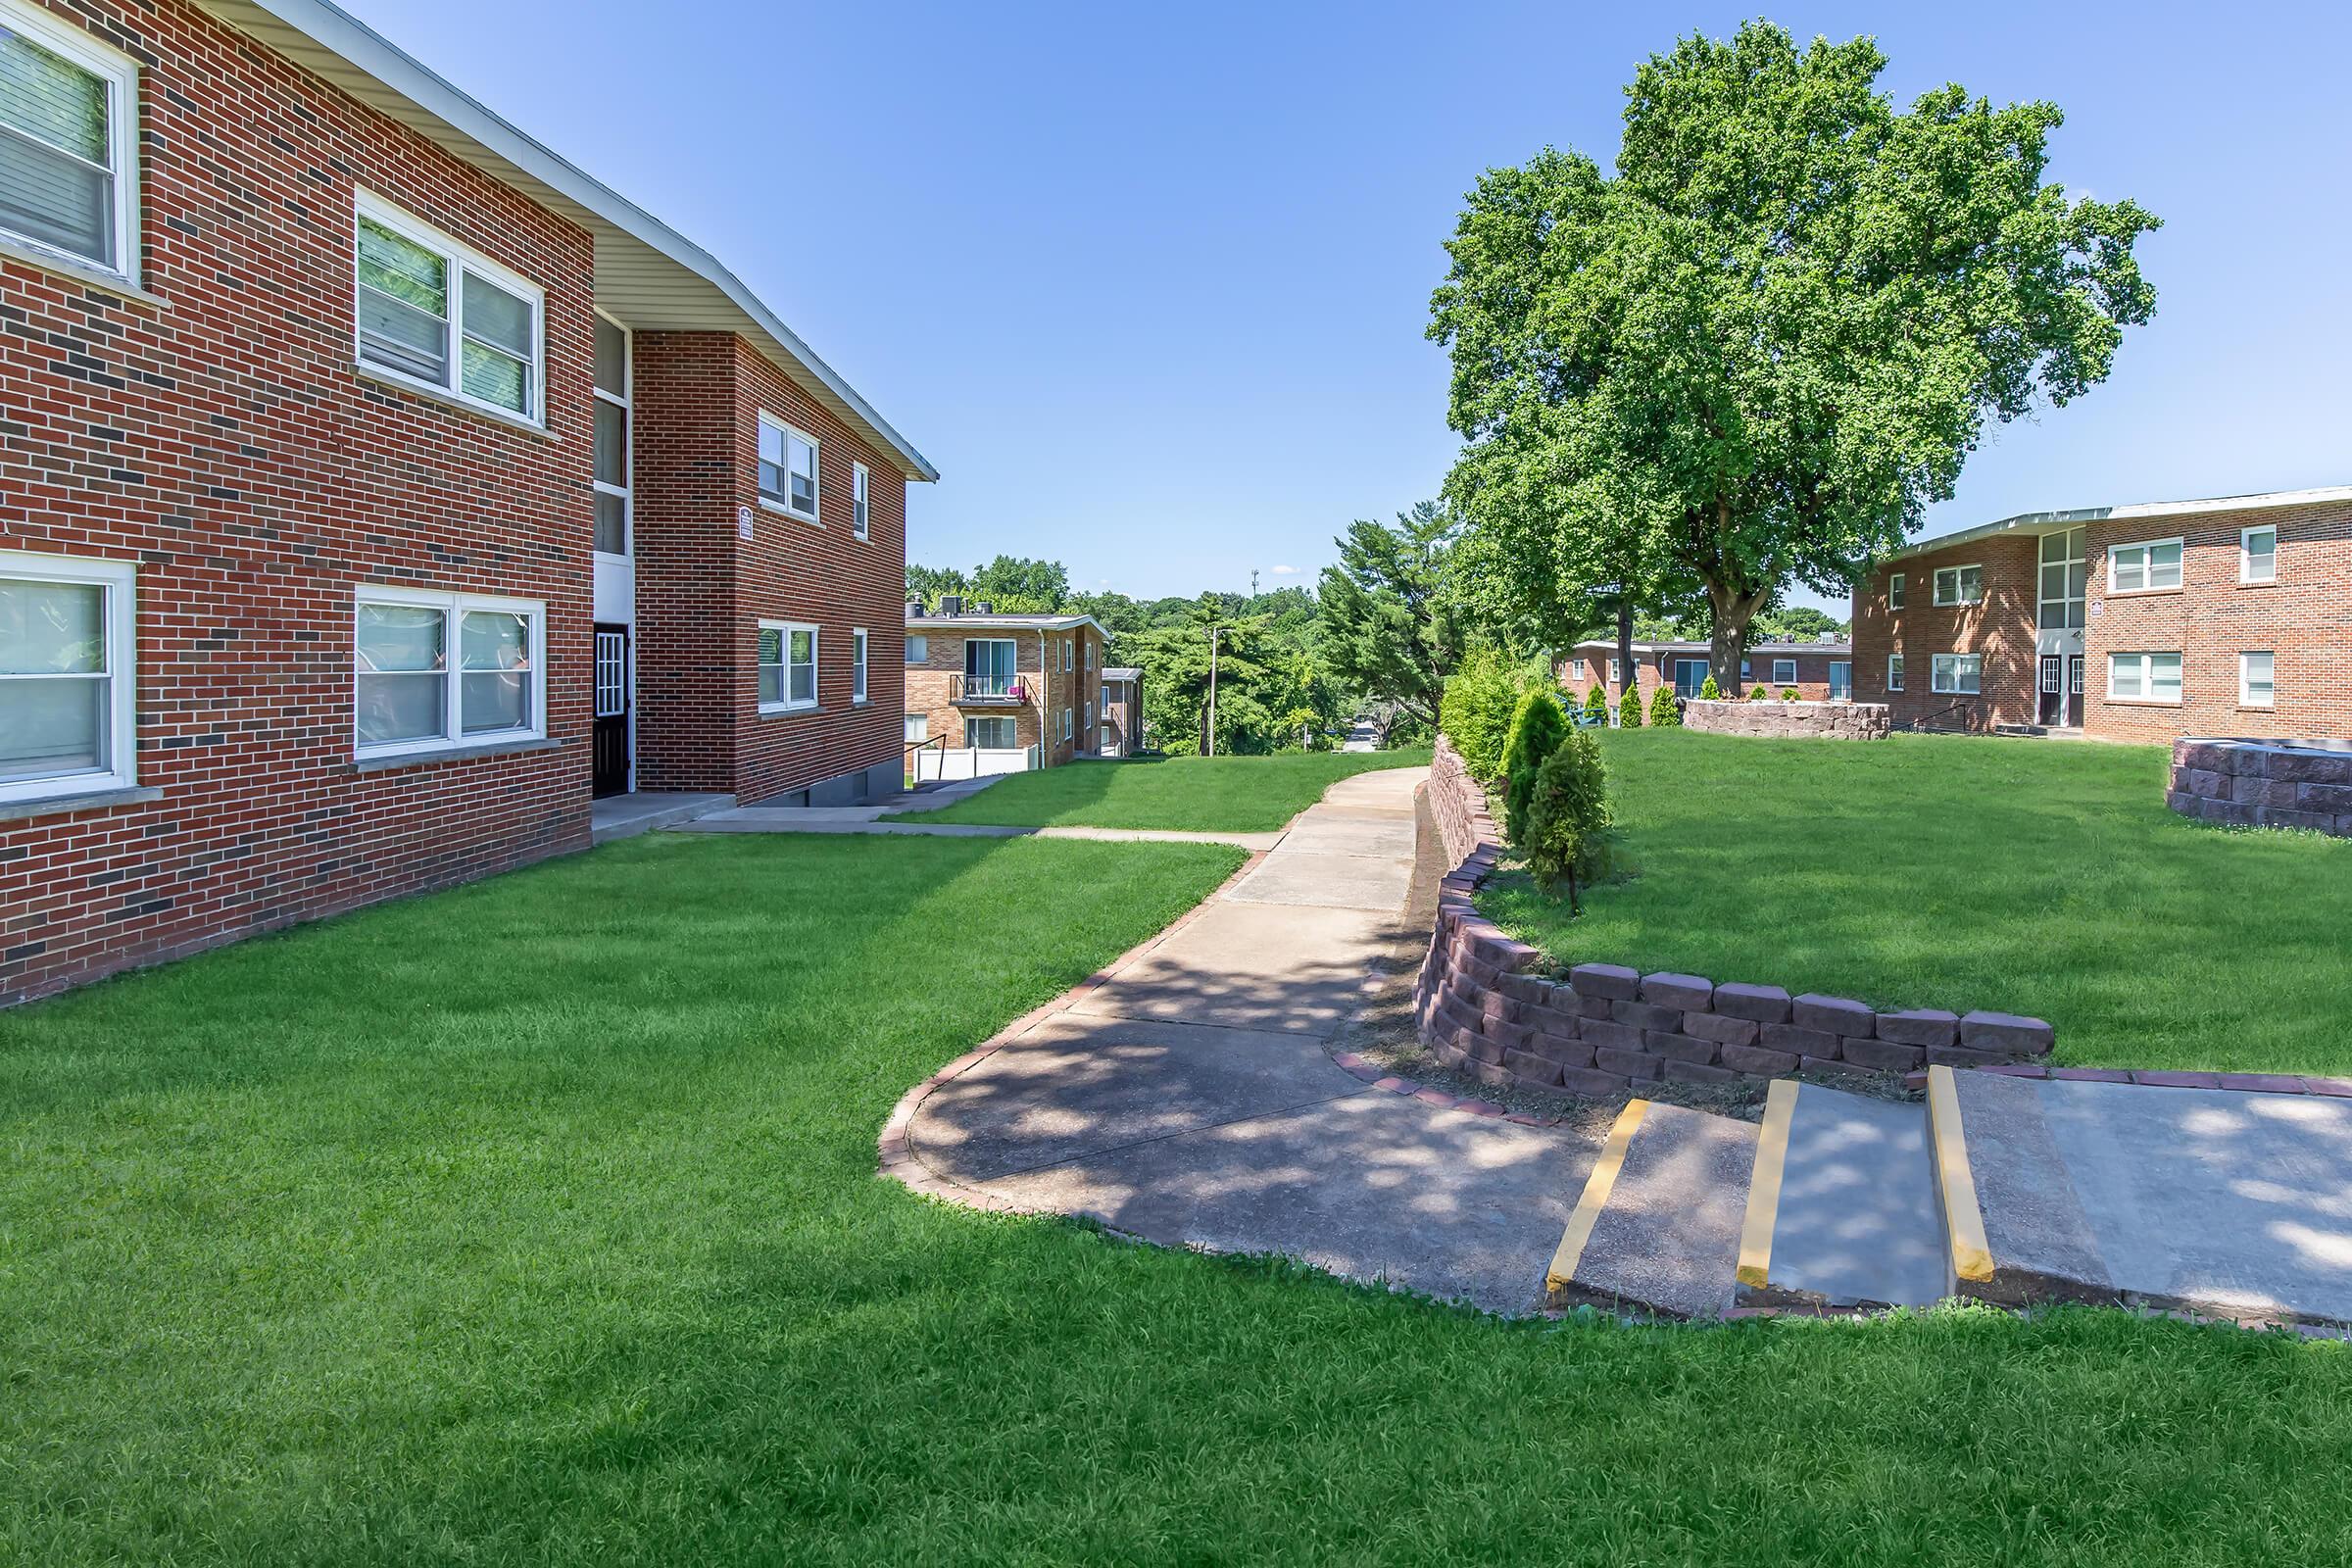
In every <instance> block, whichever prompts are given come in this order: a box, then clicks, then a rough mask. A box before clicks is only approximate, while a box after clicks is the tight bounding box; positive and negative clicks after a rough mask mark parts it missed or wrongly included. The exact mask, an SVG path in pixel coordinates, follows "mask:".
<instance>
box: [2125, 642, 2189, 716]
mask: <svg viewBox="0 0 2352 1568" xmlns="http://www.w3.org/2000/svg"><path fill="white" fill-rule="evenodd" d="M2158 659H2170V660H2172V661H2174V667H2175V668H2177V669H2178V670H2179V671H2180V675H2179V677H2178V678H2179V681H2180V690H2179V691H2177V692H2175V693H2174V694H2173V695H2172V696H2170V697H2159V696H2157V695H2156V661H2157V660H2158ZM2126 667H2130V668H2131V670H2132V672H2133V675H2134V678H2135V679H2136V680H2137V681H2138V683H2139V689H2138V690H2137V691H2135V692H2126V691H2118V690H2117V689H2116V679H2115V677H2116V675H2117V674H2118V673H2119V672H2120V671H2122V670H2123V669H2125V668H2126ZM2187 698H2188V661H2187V660H2186V659H2185V658H2183V657H2182V656H2181V655H2180V654H2178V653H2175V652H2174V651H2173V650H2171V649H2169V648H2159V649H2156V650H2154V651H2152V652H2138V653H2131V652H2118V653H2111V654H2109V655H2108V656H2107V700H2108V701H2109V702H2115V703H2152V704H2154V705H2156V706H2157V707H2159V708H2178V707H2180V705H2181V704H2182V703H2183V702H2185V701H2186V700H2187Z"/></svg>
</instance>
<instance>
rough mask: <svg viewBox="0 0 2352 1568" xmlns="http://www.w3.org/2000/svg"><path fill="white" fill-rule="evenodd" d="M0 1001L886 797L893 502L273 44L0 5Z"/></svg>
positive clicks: (895, 530)
mask: <svg viewBox="0 0 2352 1568" xmlns="http://www.w3.org/2000/svg"><path fill="white" fill-rule="evenodd" d="M0 409H4V410H5V412H0V1001H6V1000H16V999H21V998H24V997H26V996H30V995H37V994H40V993H44V992H48V991H52V990H56V989H58V988H60V987H62V986H65V985H68V984H72V983H74V982H76V981H80V980H84V979H88V978H91V977H93V976H96V975H99V974H103V973H106V972H108V971H110V970H114V969H119V968H122V967H124V966H126V965H129V964H133V963H139V962H144V961H151V960H155V959H159V958H163V957H168V956H174V955H177V954H181V953H186V952H190V951H194V950H196V949H200V948H203V947H207V946H210V945H213V944H217V943H220V942H223V941H227V940H231V939H233V938H235V937H238V936H240V935H243V934H246V933H249V932H253V931H258V930H264V929H269V928H272V927H277V926H282V925H285V924H288V923H290V922H293V921H296V920H300V919H304V918H309V917H312V916H317V915H320V914H325V913H329V912H332V911H335V910H339V909H345V908H350V907H355V906H359V905H364V904H367V903H369V902H371V901H374V900H379V899H383V898H387V897H391V896H394V895H398V894H403V893H409V892H415V891H418V890H421V889H425V888H431V887H436V886H441V885H444V884H448V883H453V882H457V881H462V880H465V879H466V878H470V877H477V876H481V875H485V874H487V873H490V872H494V871H498V870H501V869H504V868H507V867H511V866H515V865H519V864H522V863H524V862H527V861H530V860H534V859H537V858H542V857H545V856H549V855H554V854H559V853H562V852H564V851H568V850H574V849H579V848H583V847H585V846H586V845H587V844H588V843H589V842H590V838H591V800H592V797H593V796H596V795H609V794H614V793H620V792H627V791H630V790H639V791H684V790H691V791H711V792H719V793H723V794H730V795H735V796H737V797H740V798H742V799H745V800H774V799H784V800H797V799H818V800H825V799H851V798H857V797H859V796H862V795H865V794H868V793H871V792H873V791H875V790H880V789H886V788H895V787H896V785H897V781H898V778H899V773H900V765H901V764H900V751H901V744H902V743H901V738H900V722H899V719H898V717H897V715H898V714H899V713H900V711H901V706H902V705H901V686H900V682H901V671H902V668H903V664H902V658H901V641H900V638H901V609H900V606H901V604H902V597H903V592H904V583H905V569H906V541H905V531H904V522H905V500H906V487H907V483H908V482H910V481H920V480H930V479H934V478H936V477H937V474H936V472H935V471H934V470H933V469H932V467H931V466H930V465H929V464H927V463H926V462H925V461H924V459H923V458H922V456H921V455H920V454H919V453H918V452H916V451H915V450H914V448H913V447H911V446H910V445H908V444H907V441H906V440H905V439H904V438H903V437H901V436H900V435H899V434H898V433H897V432H895V431H894V430H892V429H891V427H890V426H889V425H888V424H887V423H886V422H884V420H883V419H882V418H881V417H880V416H879V415H877V414H876V413H875V412H874V411H873V410H872V409H871V408H870V407H868V406H867V404H866V403H865V401H864V400H863V399H862V398H860V397H859V396H858V393H857V392H856V391H854V390H853V389H852V388H851V387H850V386H849V385H848V384H847V383H846V382H844V381H843V380H842V379H841V378H840V377H839V376H838V375H836V374H835V373H834V372H833V371H832V370H831V369H830V368H827V367H826V366H825V365H824V364H823V362H822V361H820V360H818V359H817V358H816V357H815V355H814V354H812V353H811V352H810V351H809V348H808V347H807V345H805V344H804V343H802V342H801V340H800V339H799V338H798V337H796V336H795V335H794V334H793V333H792V331H791V330H790V329H789V328H788V327H786V326H785V325H784V323H783V322H782V321H781V320H780V319H777V318H776V316H775V315H774V313H773V312H771V311H770V310H769V309H768V308H767V307H765V306H764V305H762V304H761V303H760V301H759V300H757V299H756V298H754V297H753V295H752V294H751V293H750V291H749V290H747V289H746V288H745V287H744V285H743V284H742V283H741V282H739V281H738V280H737V279H736V278H735V277H734V276H733V275H732V274H731V273H729V272H728V271H727V270H725V269H724V268H722V267H721V266H720V265H719V264H718V263H717V262H716V261H714V260H713V259H712V258H711V257H710V256H709V255H708V254H706V253H705V252H703V251H702V250H700V249H698V248H697V247H695V246H694V245H693V244H691V243H690V242H688V241H687V240H685V239H684V238H682V237H681V236H679V235H678V234H676V233H675V232H673V231H672V230H670V229H669V228H667V227H665V226H664V225H662V223H661V222H659V221H656V220H655V219H653V218H651V217H649V216H648V215H647V214H646V213H644V212H643V211H642V210H640V209H639V208H637V207H635V206H634V205H632V204H631V203H629V202H628V201H626V200H624V199H623V198H621V197H620V196H618V195H616V194H614V193H613V191H611V190H610V189H608V188H606V187H605V186H603V185H601V184H599V183H597V182H596V181H595V180H593V179H592V178H590V177H589V176H588V175H586V174H584V173H583V172H580V171H579V170H578V169H576V168H574V167H572V166H571V165H569V164H567V163H565V162H564V161H563V160H562V159H561V158H559V157H557V156H555V155H554V154H552V153H550V152H549V151H548V150H547V149H545V148H544V147H542V146H540V145H539V144H538V143H536V142H534V141H532V140H530V139H529V138H528V137H526V136H524V135H523V134H521V133H520V132H518V131H516V130H515V128H514V127H513V126H511V125H508V124H507V123H505V122H503V121H501V120H499V119H498V118H497V117H495V116H494V115H492V114H491V113H490V112H489V111H487V110H485V109H484V108H482V106H481V105H479V104H477V103H475V102H474V101H472V100H471V99H469V98H466V96H465V95H464V94H462V93H460V92H459V91H457V90H456V89H455V88H453V87H452V86H450V84H449V83H448V82H446V81H443V80H441V79H440V78H438V77H437V76H435V75H433V74H432V73H429V72H428V71H426V70H425V69H424V68H423V67H421V66H419V65H418V64H417V62H416V61H414V60H412V59H410V58H409V57H408V56H406V55H403V54H402V53H400V52H399V51H398V50H396V49H394V48H393V47H392V46H391V45H390V44H388V43H386V42H385V41H384V40H383V39H381V38H380V37H378V36H376V35H375V34H374V33H372V32H369V31H368V29H366V28H365V27H363V26H361V25H358V24H357V23H355V22H353V21H352V20H351V19H350V18H349V17H347V16H345V15H344V14H343V13H341V12H340V11H338V10H336V9H334V8H333V7H332V6H330V5H326V4H321V3H318V0H204V3H202V4H191V3H188V0H0Z"/></svg>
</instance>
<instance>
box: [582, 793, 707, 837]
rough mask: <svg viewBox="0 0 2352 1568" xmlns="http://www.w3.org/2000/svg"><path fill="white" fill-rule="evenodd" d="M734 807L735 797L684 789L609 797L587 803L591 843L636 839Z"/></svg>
mask: <svg viewBox="0 0 2352 1568" xmlns="http://www.w3.org/2000/svg"><path fill="white" fill-rule="evenodd" d="M734 804H735V797H734V796H732V795H707V794H696V793H691V792H688V791H683V790H636V791H632V792H630V793H629V794H627V795H608V796H605V797H604V798H603V799H601V800H596V801H591V802H589V803H588V833H589V842H591V843H593V844H610V843H612V842H613V840H614V839H626V838H634V837H636V836H637V835H638V834H640V833H651V832H652V831H654V830H655V829H656V828H664V827H677V826H679V825H681V824H683V823H687V822H692V821H693V820H694V819H695V818H697V817H699V816H706V815H709V814H710V813H711V812H712V811H723V810H725V809H727V808H729V807H731V806H733V805H734Z"/></svg>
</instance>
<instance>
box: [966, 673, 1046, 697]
mask: <svg viewBox="0 0 2352 1568" xmlns="http://www.w3.org/2000/svg"><path fill="white" fill-rule="evenodd" d="M1028 700H1029V690H1028V686H1027V683H1026V682H1024V681H1023V680H1022V679H1021V677H1020V676H1018V675H969V674H965V675H958V674H955V673H953V672H951V673H950V675H949V677H948V701H950V702H952V703H1016V704H1017V703H1025V702H1027V701H1028Z"/></svg>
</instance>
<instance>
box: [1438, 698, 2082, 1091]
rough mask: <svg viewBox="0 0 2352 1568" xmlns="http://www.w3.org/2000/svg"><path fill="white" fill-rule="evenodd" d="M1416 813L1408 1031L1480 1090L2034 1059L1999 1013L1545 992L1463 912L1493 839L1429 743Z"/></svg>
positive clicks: (1806, 999)
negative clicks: (1442, 849)
mask: <svg viewBox="0 0 2352 1568" xmlns="http://www.w3.org/2000/svg"><path fill="white" fill-rule="evenodd" d="M1724 706H1727V707H1729V706H1732V705H1729V704H1726V705H1724ZM1824 706H1827V705H1824ZM1428 800H1429V806H1430V812H1431V815H1433V816H1434V817H1435V818H1436V819H1437V823H1438V830H1439V834H1440V836H1441V837H1442V838H1443V839H1444V841H1445V844H1446V858H1447V859H1448V860H1449V861H1451V862H1452V863H1453V869H1452V870H1451V871H1450V872H1448V873H1447V874H1446V879H1445V881H1444V882H1443V883H1442V884H1441V887H1440V892H1439V898H1438V918H1437V927H1436V929H1435V930H1434V931H1433V932H1432V933H1431V937H1430V945H1429V956H1428V958H1427V959H1426V960H1425V961H1424V962H1423V964H1422V966H1421V974H1420V978H1419V979H1418V980H1417V981H1416V982H1415V984H1414V988H1413V1016H1414V1018H1415V1020H1416V1022H1417V1023H1418V1024H1419V1026H1420V1032H1421V1040H1422V1043H1423V1044H1424V1045H1426V1046H1427V1047H1428V1048H1429V1051H1430V1054H1432V1055H1434V1056H1436V1057H1437V1058H1438V1060H1440V1061H1441V1062H1444V1063H1445V1064H1446V1065H1447V1066H1449V1067H1452V1068H1455V1069H1457V1070H1459V1071H1462V1072H1466V1073H1468V1074H1470V1075H1471V1076H1472V1077H1474V1078H1476V1079H1478V1080H1479V1081H1480V1082H1481V1083H1485V1084H1491V1085H1494V1086H1495V1087H1496V1088H1529V1089H1554V1090H1558V1089H1565V1090H1567V1091H1569V1092H1571V1093H1574V1094H1580V1095H1594V1096H1608V1095H1619V1094H1624V1093H1626V1092H1627V1091H1628V1090H1629V1089H1637V1088H1639V1087H1640V1086H1641V1085H1642V1084H1644V1083H1648V1082H1652V1081H1655V1080H1659V1079H1673V1080H1676V1081H1679V1082H1683V1083H1728V1082H1731V1081H1733V1080H1736V1079H1741V1078H1747V1079H1764V1078H1777V1077H1782V1076H1785V1075H1787V1074H1789V1073H1793V1072H1797V1071H1800V1070H1806V1069H1812V1070H1815V1071H1821V1072H1830V1073H1863V1074H1887V1075H1890V1076H1893V1075H1900V1074H1902V1073H1906V1072H1911V1071H1914V1070H1917V1069H1919V1068H1922V1067H1925V1066H1927V1065H1929V1064H1930V1063H1941V1064H1944V1065H1948V1066H1955V1067H1980V1066H1987V1065H1991V1064H1993V1063H1996V1062H2017V1061H2037V1060H2040V1059H2041V1058H2043V1057H2046V1056H2047V1055H2048V1054H2049V1052H2050V1047H2051V1045H2052V1043H2053V1040H2054V1034H2053V1031H2052V1030H2051V1028H2050V1026H2049V1025H2048V1024H2046V1023H2044V1022H2042V1021H2041V1020H2040V1019H2038V1018H2021V1017H2018V1016H2016V1015H2014V1014H2011V1013H2005V1012H1971V1013H1969V1014H1967V1015H1966V1016H1965V1017H1964V1016H1961V1015H1959V1014H1956V1013H1950V1012H1943V1011H1938V1010H1935V1009H1930V1008H1915V1009H1912V1010H1909V1011H1904V1012H1877V1011H1874V1010H1872V1009H1871V1008H1870V1007H1869V1006H1868V1005H1865V1004H1863V1003H1859V1002H1851V1001H1847V1000H1846V999H1844V998H1841V997H1825V996H1817V995H1812V994H1807V995H1804V996H1798V997H1791V996H1790V995H1789V993H1788V992H1787V991H1784V990H1782V989H1781V988H1780V987H1779V986H1765V985H1749V984H1744V983H1731V984H1723V985H1718V984H1716V983H1715V982H1714V981H1712V980H1709V979H1706V978H1705V977H1703V976H1700V975H1691V974H1673V973H1667V972H1663V971H1661V972H1658V973H1655V974H1646V975H1645V974H1643V973H1642V972H1641V971H1640V970H1638V969H1634V968H1629V967H1627V966H1625V965H1623V964H1613V963H1580V964H1578V965H1576V967H1574V968H1573V969H1571V970H1570V971H1569V972H1568V977H1567V978H1566V979H1565V980H1553V979H1550V978H1547V977H1546V976H1545V974H1544V972H1543V971H1544V969H1546V968H1547V966H1548V965H1547V962H1546V959H1545V956H1544V954H1543V952H1542V951H1541V950H1539V949H1536V948H1533V947H1530V946H1529V945H1528V944H1526V943H1524V942H1520V941H1518V940H1516V939H1514V938H1512V937H1509V936H1505V935H1504V934H1503V932H1502V930H1501V928H1500V927H1498V926H1496V925H1495V922H1494V921H1492V920H1490V919H1488V918H1487V917H1486V916H1485V915H1483V914H1481V913H1479V911H1478V908H1477V907H1476V906H1475V905H1474V904H1473V903H1472V901H1471V895H1472V894H1473V893H1475V892H1476V891H1477V889H1478V885H1479V884H1480V883H1481V882H1483V881H1485V880H1486V879H1487V877H1488V875H1489V874H1490V873H1491V872H1493V871H1494V869H1495V865H1496V863H1497V862H1498V861H1499V860H1500V858H1501V856H1502V846H1501V835H1500V834H1499V833H1497V832H1496V831H1495V821H1494V818H1493V817H1492V816H1491V815H1490V814H1489V813H1488V809H1487V801H1486V793H1485V791H1484V790H1482V789H1481V788H1479V786H1478V784H1477V783H1476V782H1475V781H1474V780H1472V779H1471V777H1470V775H1469V770H1468V769H1466V768H1465V767H1463V765H1462V760H1461V759H1460V757H1458V756H1457V755H1455V753H1454V751H1453V749H1452V748H1451V747H1450V746H1448V745H1446V741H1445V739H1444V737H1440V738H1439V740H1438V743H1437V755H1436V758H1435V759H1434V760H1433V761H1432V763H1431V765H1430V773H1429V793H1428Z"/></svg>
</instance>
